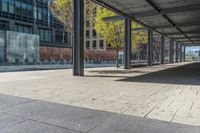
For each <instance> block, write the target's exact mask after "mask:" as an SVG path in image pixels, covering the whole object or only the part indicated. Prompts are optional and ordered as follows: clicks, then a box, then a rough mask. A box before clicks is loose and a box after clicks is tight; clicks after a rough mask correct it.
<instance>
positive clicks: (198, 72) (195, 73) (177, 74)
mask: <svg viewBox="0 0 200 133" xmlns="http://www.w3.org/2000/svg"><path fill="white" fill-rule="evenodd" d="M117 81H125V82H144V83H160V84H183V85H200V62H196V63H191V64H187V65H183V66H179V67H174V68H170V69H165V70H161V71H156V72H152V73H148V74H143V75H139V76H134V77H127V78H124V79H120V80H117Z"/></svg>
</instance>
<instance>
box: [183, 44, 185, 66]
mask: <svg viewBox="0 0 200 133" xmlns="http://www.w3.org/2000/svg"><path fill="white" fill-rule="evenodd" d="M183 62H185V45H183Z"/></svg>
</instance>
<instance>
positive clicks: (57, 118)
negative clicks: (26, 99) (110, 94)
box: [2, 101, 113, 132]
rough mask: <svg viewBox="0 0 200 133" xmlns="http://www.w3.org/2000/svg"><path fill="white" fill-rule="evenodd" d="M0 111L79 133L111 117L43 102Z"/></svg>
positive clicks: (88, 110) (98, 112)
mask: <svg viewBox="0 0 200 133" xmlns="http://www.w3.org/2000/svg"><path fill="white" fill-rule="evenodd" d="M2 111H3V112H6V113H9V114H13V115H17V116H22V117H24V118H27V119H32V120H36V121H40V122H45V123H49V124H52V125H56V126H60V127H64V128H67V129H72V130H76V131H81V132H86V131H89V130H90V129H92V128H95V127H96V126H97V125H99V124H100V123H102V122H103V121H105V120H106V119H108V118H109V117H111V116H112V115H113V113H109V112H104V111H94V110H90V109H84V108H78V107H73V106H67V105H61V104H56V103H50V102H43V101H36V102H31V103H25V104H21V105H18V106H15V107H13V108H5V109H2Z"/></svg>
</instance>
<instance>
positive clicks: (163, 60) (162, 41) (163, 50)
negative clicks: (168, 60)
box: [161, 35, 165, 64]
mask: <svg viewBox="0 0 200 133" xmlns="http://www.w3.org/2000/svg"><path fill="white" fill-rule="evenodd" d="M161 64H165V36H164V35H161Z"/></svg>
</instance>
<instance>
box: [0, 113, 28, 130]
mask: <svg viewBox="0 0 200 133" xmlns="http://www.w3.org/2000/svg"><path fill="white" fill-rule="evenodd" d="M25 120H26V119H24V118H21V117H16V116H12V115H8V114H3V113H0V131H1V130H2V129H3V128H7V127H10V126H12V125H16V124H18V123H21V122H24V121H25Z"/></svg>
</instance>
